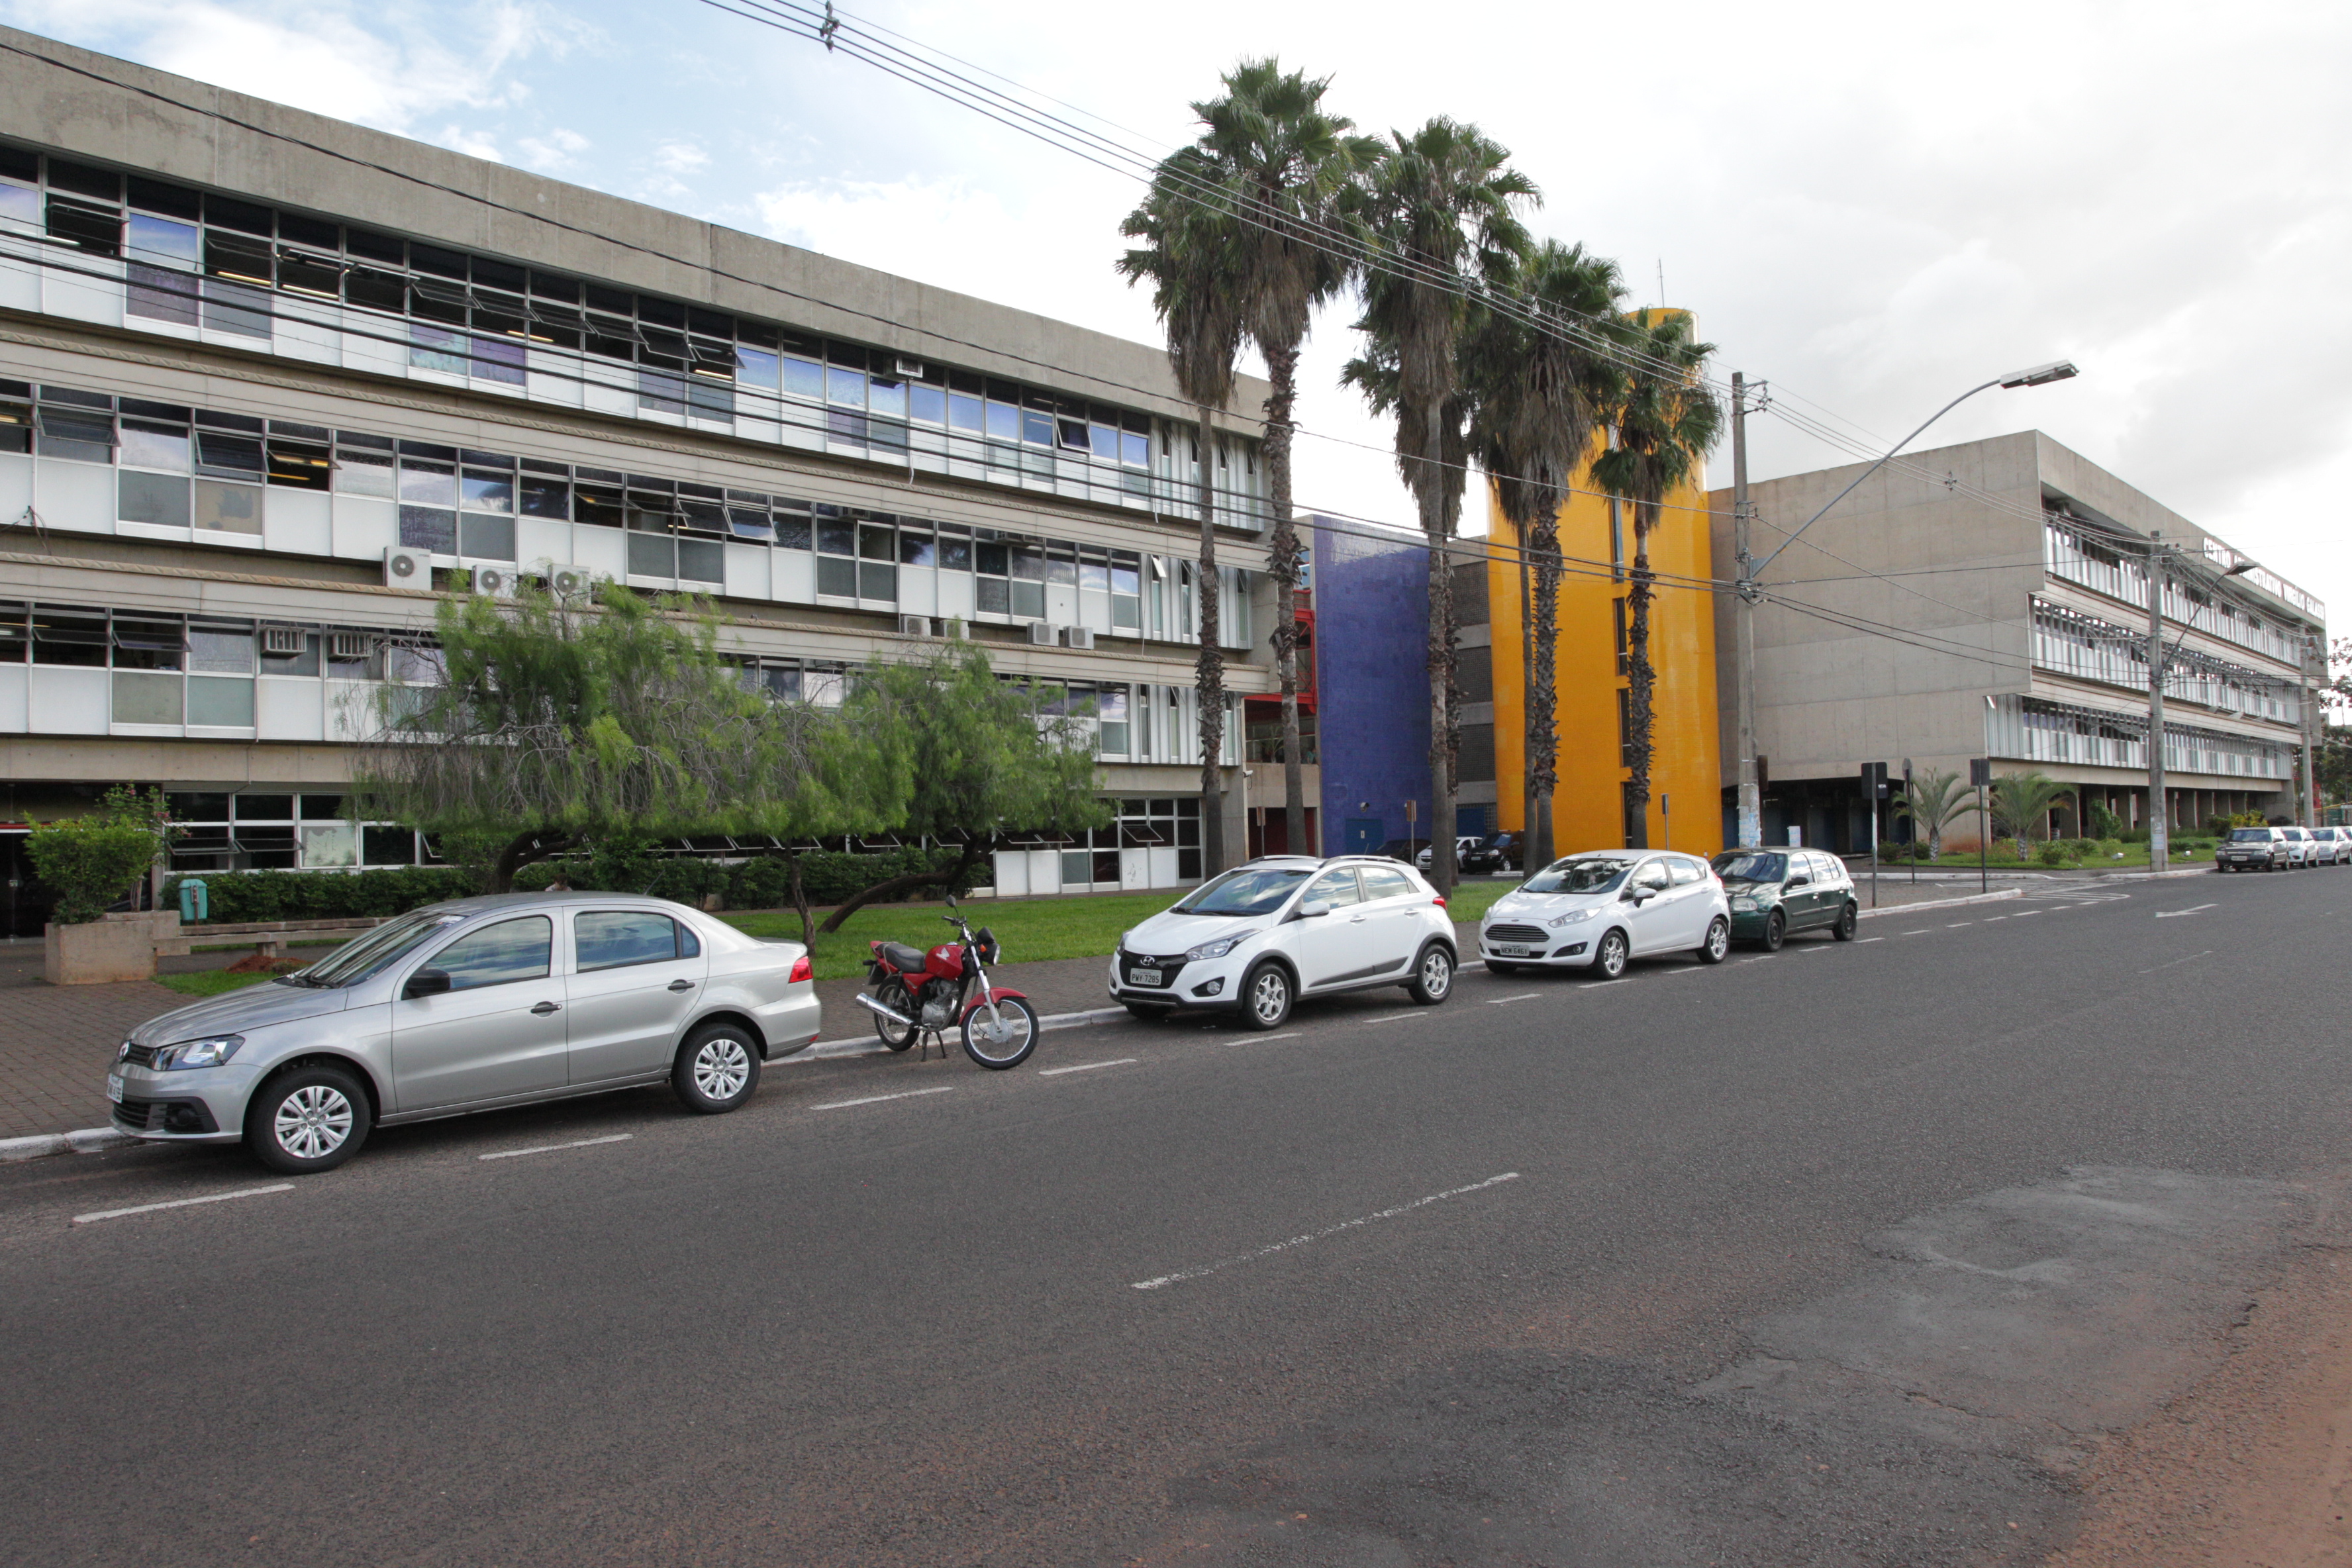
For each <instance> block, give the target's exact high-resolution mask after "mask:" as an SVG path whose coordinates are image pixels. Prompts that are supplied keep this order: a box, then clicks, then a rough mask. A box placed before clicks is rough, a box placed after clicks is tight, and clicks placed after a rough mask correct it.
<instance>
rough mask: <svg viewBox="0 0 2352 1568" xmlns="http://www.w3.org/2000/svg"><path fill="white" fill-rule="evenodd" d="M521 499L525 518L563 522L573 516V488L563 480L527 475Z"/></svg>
mask: <svg viewBox="0 0 2352 1568" xmlns="http://www.w3.org/2000/svg"><path fill="white" fill-rule="evenodd" d="M520 500H521V503H522V514H523V516H525V517H551V518H554V519H556V520H557V521H563V520H564V519H567V518H569V517H570V516H571V515H572V487H571V486H570V485H567V484H565V483H564V482H563V481H562V479H542V478H540V477H538V476H536V475H532V474H525V475H524V476H523V477H522V490H521V494H520Z"/></svg>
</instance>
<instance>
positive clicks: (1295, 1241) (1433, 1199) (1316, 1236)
mask: <svg viewBox="0 0 2352 1568" xmlns="http://www.w3.org/2000/svg"><path fill="white" fill-rule="evenodd" d="M1518 1179H1519V1173H1517V1171H1506V1172H1504V1173H1502V1174H1501V1175H1499V1176H1489V1177H1487V1178H1486V1180H1485V1181H1483V1182H1473V1183H1471V1184H1469V1185H1468V1186H1466V1187H1451V1188H1448V1189H1447V1190H1446V1191H1444V1192H1442V1193H1432V1194H1429V1196H1427V1197H1425V1198H1415V1199H1413V1200H1412V1202H1411V1203H1409V1204H1399V1205H1397V1206H1396V1207H1394V1208H1392V1209H1382V1210H1381V1212H1380V1213H1378V1214H1368V1215H1363V1216H1362V1217H1361V1218H1360V1219H1343V1220H1341V1221H1340V1222H1339V1224H1338V1225H1333V1226H1325V1227H1324V1228H1323V1229H1321V1230H1316V1231H1309V1232H1307V1234H1306V1235H1305V1236H1294V1237H1291V1238H1290V1239H1289V1240H1288V1241H1277V1242H1276V1243H1274V1244H1273V1245H1272V1246H1270V1247H1259V1248H1258V1249H1257V1250H1256V1251H1255V1252H1244V1253H1241V1254H1239V1255H1237V1256H1235V1257H1233V1258H1220V1259H1219V1260H1218V1261H1216V1262H1214V1263H1204V1264H1202V1266H1201V1267H1200V1268H1186V1269H1182V1270H1180V1271H1179V1272H1177V1273H1174V1274H1162V1275H1161V1276H1160V1277H1159V1278H1158V1279H1139V1280H1137V1281H1136V1282H1135V1284H1134V1285H1133V1287H1132V1289H1137V1290H1157V1289H1161V1288H1162V1287H1163V1286H1168V1285H1181V1284H1182V1283H1183V1282H1184V1281H1185V1280H1187V1279H1200V1278H1201V1277H1202V1275H1204V1274H1214V1273H1215V1272H1217V1270H1219V1269H1221V1268H1232V1267H1233V1266H1234V1264H1236V1263H1253V1262H1255V1261H1256V1260H1257V1259H1258V1258H1270V1257H1272V1256H1273V1255H1274V1254H1276V1253H1277V1252H1285V1251H1287V1250H1289V1249H1290V1248H1291V1247H1304V1246H1306V1245H1307V1243H1308V1242H1310V1241H1321V1240H1322V1239H1323V1238H1324V1237H1329V1236H1337V1235H1339V1233H1340V1232H1341V1231H1343V1230H1353V1229H1355V1228H1356V1227H1357V1226H1363V1225H1370V1224H1371V1223H1372V1222H1373V1221H1374V1220H1382V1219H1394V1218H1396V1216H1397V1215H1401V1214H1411V1213H1412V1211H1413V1210H1415V1209H1417V1208H1423V1207H1426V1206H1427V1205H1431V1204H1433V1203H1439V1202H1442V1201H1444V1199H1446V1198H1458V1197H1460V1196H1462V1195H1463V1194H1465V1193H1477V1192H1484V1191H1485V1190H1486V1188H1488V1187H1497V1186H1500V1185H1502V1184H1504V1183H1505V1182H1516V1181H1517V1180H1518Z"/></svg>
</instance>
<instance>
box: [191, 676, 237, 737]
mask: <svg viewBox="0 0 2352 1568" xmlns="http://www.w3.org/2000/svg"><path fill="white" fill-rule="evenodd" d="M188 722H189V723H191V724H210V725H213V726H215V727H216V728H220V729H225V730H249V729H251V728H253V682H252V680H251V679H242V680H239V679H230V678H228V677H226V676H219V675H192V676H190V677H189V678H188Z"/></svg>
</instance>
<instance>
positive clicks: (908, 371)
mask: <svg viewBox="0 0 2352 1568" xmlns="http://www.w3.org/2000/svg"><path fill="white" fill-rule="evenodd" d="M891 363H893V364H895V365H897V366H898V374H900V375H903V376H905V377H906V378H907V379H908V380H909V381H920V380H922V379H923V362H922V361H921V360H919V359H894V360H892V361H891Z"/></svg>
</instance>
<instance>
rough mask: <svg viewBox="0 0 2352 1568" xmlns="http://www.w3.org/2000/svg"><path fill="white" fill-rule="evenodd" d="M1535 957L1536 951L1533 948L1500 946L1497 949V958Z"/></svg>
mask: <svg viewBox="0 0 2352 1568" xmlns="http://www.w3.org/2000/svg"><path fill="white" fill-rule="evenodd" d="M1535 955H1536V950H1535V949H1534V948H1531V947H1504V946H1501V945H1499V944H1498V945H1497V946H1496V949H1495V956H1496V957H1497V958H1533V957H1534V956H1535Z"/></svg>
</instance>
